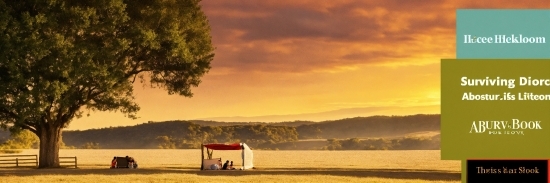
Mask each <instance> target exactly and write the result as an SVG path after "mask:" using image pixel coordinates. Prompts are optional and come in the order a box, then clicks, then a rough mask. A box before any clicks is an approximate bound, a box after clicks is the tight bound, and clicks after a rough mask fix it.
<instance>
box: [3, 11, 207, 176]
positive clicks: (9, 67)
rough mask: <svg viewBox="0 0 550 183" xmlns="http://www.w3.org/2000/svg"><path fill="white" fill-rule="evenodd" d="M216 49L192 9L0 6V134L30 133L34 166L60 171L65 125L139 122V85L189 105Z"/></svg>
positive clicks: (204, 24) (201, 16)
mask: <svg viewBox="0 0 550 183" xmlns="http://www.w3.org/2000/svg"><path fill="white" fill-rule="evenodd" d="M213 50H214V48H213V46H212V43H211V37H210V27H209V24H208V20H207V18H206V16H205V15H204V13H203V12H202V11H201V7H200V5H199V0H148V1H130V0H87V1H77V0H47V1H46V0H31V1H7V0H3V1H0V85H1V86H3V87H2V88H0V95H1V96H3V97H2V98H0V125H1V127H2V128H5V129H6V128H9V129H10V130H12V131H18V130H21V129H26V130H29V131H32V132H33V133H35V134H36V135H37V136H38V137H39V138H40V164H41V165H40V166H41V167H54V166H58V164H59V163H58V158H57V156H58V149H59V138H60V136H61V129H62V128H64V127H67V125H68V124H69V123H70V122H71V120H72V119H74V118H75V117H80V116H82V114H83V112H85V111H95V110H98V111H120V112H122V113H124V114H126V115H127V116H128V117H130V118H136V113H137V111H139V109H140V108H139V106H138V104H137V103H135V102H134V96H133V83H134V82H136V80H139V81H141V82H146V83H149V84H151V86H155V87H161V88H163V89H165V90H166V91H167V92H168V94H178V95H181V96H186V97H191V96H192V95H193V94H192V92H191V88H192V87H197V86H198V85H199V83H200V81H201V80H200V78H201V77H202V76H203V75H204V74H206V73H207V72H208V71H209V69H210V62H211V61H212V59H213V57H214V54H213ZM43 158H44V159H43Z"/></svg>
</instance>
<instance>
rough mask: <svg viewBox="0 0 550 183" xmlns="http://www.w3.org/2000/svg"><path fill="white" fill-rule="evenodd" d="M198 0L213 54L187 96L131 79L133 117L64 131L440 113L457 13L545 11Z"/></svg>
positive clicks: (95, 116) (485, 4)
mask: <svg viewBox="0 0 550 183" xmlns="http://www.w3.org/2000/svg"><path fill="white" fill-rule="evenodd" d="M201 4H202V6H203V11H205V13H206V15H207V16H208V19H209V20H210V26H211V28H212V39H213V43H214V46H215V47H216V51H215V53H216V56H215V58H214V60H213V61H212V69H211V70H210V72H209V73H208V74H207V75H206V76H205V77H203V79H202V83H201V85H200V86H199V87H198V88H194V90H193V92H194V97H193V98H184V97H180V96H176V95H174V96H169V95H168V94H167V92H165V91H163V90H160V89H151V88H149V87H148V86H146V87H144V86H143V85H142V84H141V83H136V84H135V96H136V101H137V102H138V103H139V104H140V106H141V111H140V112H139V113H138V116H139V117H140V118H139V119H137V120H130V119H128V118H125V117H124V115H123V114H121V113H109V112H98V113H91V116H90V117H83V118H80V119H75V120H74V121H73V122H72V123H71V124H70V126H69V128H68V129H69V130H75V129H89V128H101V127H108V126H126V125H135V124H139V123H144V122H147V121H165V120H178V119H181V120H191V119H214V120H219V121H266V122H271V121H282V120H285V121H288V120H314V121H321V120H330V119H338V118H345V117H355V116H370V115H406V114H417V113H439V112H440V107H439V104H440V64H439V63H440V59H441V58H454V57H455V10H456V9H460V8H548V7H550V2H549V1H546V0H541V1H525V2H520V3H519V4H518V3H509V4H506V3H503V2H500V1H494V2H493V1H471V2H469V3H468V2H466V3H464V2H461V3H456V2H454V1H397V0H393V1H387V0H378V1H360V0H358V1H309V0H307V1H286V0H266V1H244V0H243V1H238V0H232V1H203V2H201ZM235 116H239V117H235ZM232 117H234V118H232ZM243 117H245V118H243ZM246 117H248V118H246Z"/></svg>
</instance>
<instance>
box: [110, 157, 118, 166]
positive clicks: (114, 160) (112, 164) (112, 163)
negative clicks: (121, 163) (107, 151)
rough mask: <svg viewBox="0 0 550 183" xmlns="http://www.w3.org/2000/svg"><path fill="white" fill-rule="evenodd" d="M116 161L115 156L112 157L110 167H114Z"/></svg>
mask: <svg viewBox="0 0 550 183" xmlns="http://www.w3.org/2000/svg"><path fill="white" fill-rule="evenodd" d="M116 165H117V162H116V156H115V157H114V158H113V161H111V168H116Z"/></svg>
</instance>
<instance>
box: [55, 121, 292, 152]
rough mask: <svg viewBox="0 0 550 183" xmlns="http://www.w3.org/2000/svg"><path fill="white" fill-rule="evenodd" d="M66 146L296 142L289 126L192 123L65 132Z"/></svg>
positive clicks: (185, 146)
mask: <svg viewBox="0 0 550 183" xmlns="http://www.w3.org/2000/svg"><path fill="white" fill-rule="evenodd" d="M63 137H64V141H65V143H66V144H67V145H69V146H75V147H81V146H83V145H85V146H87V147H89V146H90V144H93V145H91V146H92V147H91V148H106V149H133V148H163V149H176V148H178V149H191V148H199V147H200V144H201V143H203V142H208V143H218V142H221V143H223V142H245V143H247V144H249V146H251V147H254V146H258V145H260V144H264V143H281V142H289V141H296V140H298V132H297V131H296V128H294V127H289V126H271V125H266V124H261V125H242V126H201V125H198V124H195V123H192V122H183V121H172V122H162V123H147V124H141V125H137V126H133V127H115V128H105V129H97V130H86V131H66V132H64V135H63Z"/></svg>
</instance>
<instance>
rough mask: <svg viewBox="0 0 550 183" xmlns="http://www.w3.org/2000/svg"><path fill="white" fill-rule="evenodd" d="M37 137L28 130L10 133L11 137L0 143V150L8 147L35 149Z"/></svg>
mask: <svg viewBox="0 0 550 183" xmlns="http://www.w3.org/2000/svg"><path fill="white" fill-rule="evenodd" d="M38 142H39V140H38V137H37V136H36V135H35V134H33V133H32V132H30V131H28V130H23V131H19V132H16V133H12V134H11V138H10V139H8V140H7V141H5V142H4V143H2V144H0V149H1V150H9V149H36V148H38Z"/></svg>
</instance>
